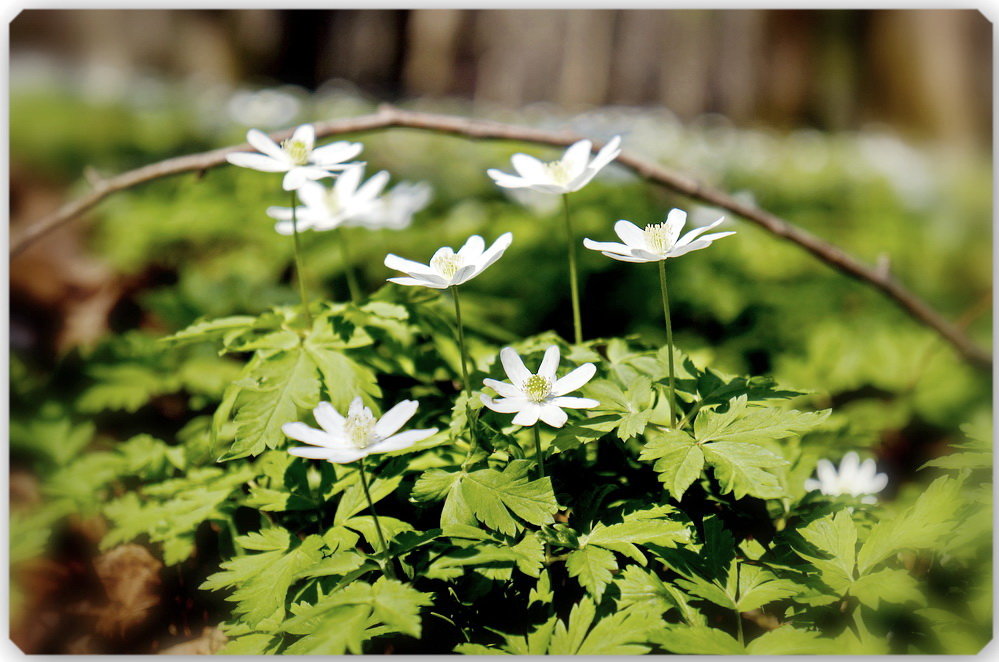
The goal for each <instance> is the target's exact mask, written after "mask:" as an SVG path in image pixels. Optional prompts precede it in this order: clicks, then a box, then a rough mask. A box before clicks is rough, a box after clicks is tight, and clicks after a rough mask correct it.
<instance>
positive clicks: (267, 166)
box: [225, 152, 289, 172]
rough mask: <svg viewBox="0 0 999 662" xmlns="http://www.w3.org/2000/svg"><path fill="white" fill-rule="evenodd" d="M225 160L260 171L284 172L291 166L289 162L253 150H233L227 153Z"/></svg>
mask: <svg viewBox="0 0 999 662" xmlns="http://www.w3.org/2000/svg"><path fill="white" fill-rule="evenodd" d="M225 160H226V161H228V162H229V163H231V164H233V165H235V166H239V167H240V168H250V169H252V170H259V171H260V172H284V171H285V170H287V169H288V167H289V166H288V164H287V163H282V162H281V161H277V160H275V159H272V158H271V157H269V156H264V155H263V154H254V153H253V152H233V153H232V154H229V155H227V156H226V157H225Z"/></svg>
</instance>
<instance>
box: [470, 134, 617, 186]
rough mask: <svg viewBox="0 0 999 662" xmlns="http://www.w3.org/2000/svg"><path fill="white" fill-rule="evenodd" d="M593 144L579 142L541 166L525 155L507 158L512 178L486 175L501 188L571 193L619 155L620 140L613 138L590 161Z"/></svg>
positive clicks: (498, 172) (503, 174) (498, 173)
mask: <svg viewBox="0 0 999 662" xmlns="http://www.w3.org/2000/svg"><path fill="white" fill-rule="evenodd" d="M592 149H593V143H591V142H590V141H589V140H580V141H579V142H577V143H575V144H574V145H572V146H571V147H569V149H567V150H566V151H565V154H564V155H563V156H562V158H561V159H559V160H558V161H552V162H550V163H545V162H544V161H540V160H538V159H536V158H534V157H533V156H528V155H527V154H514V155H513V156H512V157H511V158H510V162H511V163H512V164H513V168H514V170H516V171H517V174H516V175H512V174H510V173H506V172H503V171H501V170H496V169H495V168H490V169H489V170H487V171H486V174H487V175H489V176H490V177H492V178H493V181H495V182H496V184H497V185H498V186H502V187H503V188H528V189H531V190H532V191H537V192H539V193H559V194H564V193H572V192H574V191H578V190H579V189H581V188H583V187H584V186H586V185H587V184H589V183H590V180H591V179H593V177H594V176H595V175H596V174H597V173H598V172H600V170H602V169H603V167H604V166H606V165H607V164H608V163H610V162H611V161H613V160H614V159H616V158H617V157H618V155H619V154H620V153H621V136H614V137H613V138H612V139H611V140H610V141H608V143H607V144H606V145H604V147H603V149H601V150H600V152H599V153H598V154H597V155H596V156H595V157H593V160H592V161H591V160H590V152H591V151H592Z"/></svg>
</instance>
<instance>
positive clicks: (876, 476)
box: [805, 451, 888, 503]
mask: <svg viewBox="0 0 999 662" xmlns="http://www.w3.org/2000/svg"><path fill="white" fill-rule="evenodd" d="M815 471H816V474H817V475H818V478H817V479H816V478H808V479H806V480H805V489H806V490H808V491H810V492H811V491H812V490H819V491H820V492H822V494H825V495H826V496H841V495H844V494H847V495H850V496H853V497H862V498H861V499H860V500H861V501H862V502H863V503H875V502H877V500H878V498H877V497H876V496H874V495H875V494H877V493H878V492H880V491H881V490H883V489H884V488H885V487H886V486H887V485H888V476H887V475H886V474H883V473H878V468H877V465H876V464H875V462H874V460H873V459H871V458H868V459H866V460H864V461H863V463H861V462H860V457H859V456H858V455H857V454H856V453H855V452H854V451H850V452H849V453H847V454H846V455H844V456H843V459H842V460H841V461H840V463H839V471H837V470H836V467H835V466H833V463H832V462H830V461H829V460H826V459H821V460H819V462H818V465H817V466H816V468H815Z"/></svg>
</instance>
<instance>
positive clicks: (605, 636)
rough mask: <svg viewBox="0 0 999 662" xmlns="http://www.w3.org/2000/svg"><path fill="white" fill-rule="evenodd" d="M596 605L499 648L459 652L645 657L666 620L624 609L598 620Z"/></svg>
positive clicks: (468, 647)
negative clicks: (653, 634)
mask: <svg viewBox="0 0 999 662" xmlns="http://www.w3.org/2000/svg"><path fill="white" fill-rule="evenodd" d="M596 612H597V610H596V606H595V605H594V603H593V601H592V600H590V599H589V598H583V599H582V600H581V601H579V602H578V603H576V604H575V605H574V606H573V608H572V611H571V612H570V613H569V619H568V622H566V621H562V620H559V618H558V617H557V616H552V617H551V618H550V619H548V620H547V621H545V622H544V623H542V624H541V625H539V626H537V627H536V628H534V630H532V631H531V632H530V633H529V634H528V635H526V636H517V635H506V636H505V641H504V643H503V644H502V645H501V646H499V647H498V648H492V647H489V646H482V645H478V644H460V645H459V646H458V647H457V648H455V651H456V652H458V653H464V654H466V655H489V654H496V653H509V654H511V655H641V654H643V653H647V652H649V650H650V647H649V646H648V645H647V644H646V642H648V641H649V638H650V636H651V633H652V632H654V631H655V630H657V629H659V628H660V627H661V625H662V621H661V620H660V619H659V618H658V617H655V616H652V615H650V614H649V613H648V612H646V611H644V610H641V609H624V610H621V611H618V612H615V613H613V614H610V615H607V616H603V617H602V618H599V619H598V618H596Z"/></svg>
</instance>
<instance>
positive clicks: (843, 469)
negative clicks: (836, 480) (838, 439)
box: [839, 451, 860, 479]
mask: <svg viewBox="0 0 999 662" xmlns="http://www.w3.org/2000/svg"><path fill="white" fill-rule="evenodd" d="M858 469H860V456H859V455H857V452H856V451H850V452H849V453H847V454H846V455H844V456H843V459H842V460H841V461H840V463H839V477H840V478H851V479H852V478H853V477H854V476H856V475H857V470H858Z"/></svg>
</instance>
